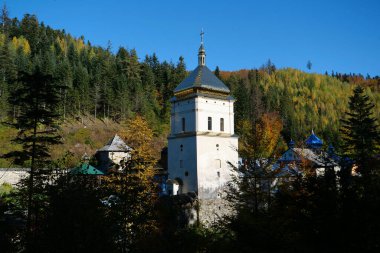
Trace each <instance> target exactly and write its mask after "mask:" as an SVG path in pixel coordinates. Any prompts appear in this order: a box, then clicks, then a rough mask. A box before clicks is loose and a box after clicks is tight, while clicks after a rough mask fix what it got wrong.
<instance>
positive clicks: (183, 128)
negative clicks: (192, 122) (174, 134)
mask: <svg viewBox="0 0 380 253" xmlns="http://www.w3.org/2000/svg"><path fill="white" fill-rule="evenodd" d="M185 131H186V120H185V118H182V132H185Z"/></svg>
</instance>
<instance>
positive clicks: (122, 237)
mask: <svg viewBox="0 0 380 253" xmlns="http://www.w3.org/2000/svg"><path fill="white" fill-rule="evenodd" d="M124 125H125V129H124V130H123V131H122V132H121V133H120V135H121V136H122V138H123V139H125V140H126V141H127V143H128V145H129V146H130V147H131V148H132V151H131V157H130V159H129V161H128V162H127V165H126V170H125V171H124V172H123V173H118V172H115V173H113V174H111V175H109V176H107V178H106V179H105V181H106V183H105V190H106V191H107V192H108V196H112V197H110V198H111V201H110V202H109V205H110V208H109V217H110V219H114V220H115V222H114V224H116V226H115V227H116V228H117V230H118V231H117V232H116V233H115V235H116V236H117V238H115V239H116V241H117V242H118V243H119V245H118V247H119V249H120V251H121V252H127V251H134V250H137V249H138V248H139V245H140V246H141V244H143V243H144V240H146V239H147V238H149V236H154V234H155V233H156V232H157V219H156V211H155V209H154V207H155V204H156V201H157V198H158V187H157V184H156V183H155V182H154V178H153V177H154V166H155V165H156V162H157V159H156V158H155V155H154V150H153V145H152V144H153V132H152V130H151V129H150V127H149V125H148V123H147V122H146V120H145V119H144V118H143V117H141V116H136V117H135V118H134V119H130V120H128V121H127V122H126V124H124Z"/></svg>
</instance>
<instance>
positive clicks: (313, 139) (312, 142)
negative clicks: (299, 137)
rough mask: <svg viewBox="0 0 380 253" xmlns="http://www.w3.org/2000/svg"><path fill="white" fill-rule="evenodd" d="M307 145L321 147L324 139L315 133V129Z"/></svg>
mask: <svg viewBox="0 0 380 253" xmlns="http://www.w3.org/2000/svg"><path fill="white" fill-rule="evenodd" d="M306 145H307V146H308V147H311V148H320V147H322V145H323V141H322V140H321V139H319V138H318V136H316V135H315V134H314V131H312V133H311V135H310V136H309V138H307V140H306Z"/></svg>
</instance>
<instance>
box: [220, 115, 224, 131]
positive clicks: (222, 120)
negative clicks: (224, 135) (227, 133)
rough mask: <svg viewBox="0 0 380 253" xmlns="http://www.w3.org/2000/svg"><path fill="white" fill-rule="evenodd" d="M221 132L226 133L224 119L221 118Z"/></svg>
mask: <svg viewBox="0 0 380 253" xmlns="http://www.w3.org/2000/svg"><path fill="white" fill-rule="evenodd" d="M220 131H221V132H224V118H220Z"/></svg>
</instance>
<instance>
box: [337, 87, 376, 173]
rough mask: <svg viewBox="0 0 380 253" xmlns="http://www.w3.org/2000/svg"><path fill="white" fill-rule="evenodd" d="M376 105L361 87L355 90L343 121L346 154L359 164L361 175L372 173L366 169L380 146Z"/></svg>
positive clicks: (342, 130) (342, 128)
mask: <svg viewBox="0 0 380 253" xmlns="http://www.w3.org/2000/svg"><path fill="white" fill-rule="evenodd" d="M374 107H375V105H374V104H373V102H372V101H371V100H370V98H369V97H368V95H366V94H365V92H364V89H363V88H362V87H361V86H357V87H356V88H355V89H354V94H353V95H352V96H351V97H350V100H349V104H348V108H349V110H348V111H347V112H346V117H345V119H343V120H342V127H341V132H342V134H343V141H344V146H343V149H344V152H345V154H346V155H348V156H350V157H352V158H353V159H354V160H355V162H356V163H357V164H358V166H359V169H360V170H361V173H363V174H368V173H370V168H366V165H367V164H368V162H369V160H371V159H372V158H373V156H374V154H376V152H377V150H378V145H379V144H380V137H379V126H378V123H377V119H376V118H375V116H374V115H373V108H374Z"/></svg>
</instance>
